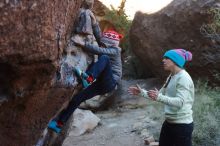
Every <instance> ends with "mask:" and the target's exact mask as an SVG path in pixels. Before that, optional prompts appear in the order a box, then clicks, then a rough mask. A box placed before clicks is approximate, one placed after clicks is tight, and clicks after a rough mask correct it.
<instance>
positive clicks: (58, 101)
mask: <svg viewBox="0 0 220 146" xmlns="http://www.w3.org/2000/svg"><path fill="white" fill-rule="evenodd" d="M80 5H81V1H80V0H73V1H59V0H47V1H45V0H34V1H28V0H22V1H9V0H5V1H1V2H0V35H1V37H0V104H1V105H0V129H1V130H0V141H1V144H0V145H2V146H3V145H4V146H12V145H13V146H21V145H22V146H30V145H33V144H35V143H36V141H37V139H38V138H39V135H40V134H41V131H42V130H43V129H44V128H45V127H46V124H47V122H48V121H49V119H50V118H51V117H52V116H53V115H54V114H55V113H56V111H57V110H58V109H59V108H60V107H61V105H62V104H63V103H64V101H66V100H67V99H68V97H70V96H71V94H72V91H71V90H70V89H65V88H58V87H54V86H53V80H54V76H55V73H56V70H57V69H58V64H59V60H60V58H61V56H62V52H63V48H65V45H66V43H67V39H68V38H69V36H70V34H71V32H72V29H73V24H74V20H75V17H76V15H77V12H78V10H79V7H80Z"/></svg>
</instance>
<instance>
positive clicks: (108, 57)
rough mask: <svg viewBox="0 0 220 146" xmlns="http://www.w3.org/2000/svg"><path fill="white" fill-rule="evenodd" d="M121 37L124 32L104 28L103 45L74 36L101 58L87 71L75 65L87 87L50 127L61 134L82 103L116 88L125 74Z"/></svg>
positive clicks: (75, 40) (77, 41)
mask: <svg viewBox="0 0 220 146" xmlns="http://www.w3.org/2000/svg"><path fill="white" fill-rule="evenodd" d="M121 38H122V35H121V34H119V33H117V32H115V31H113V30H108V31H105V32H103V34H102V36H101V38H100V42H101V44H102V46H100V47H99V46H97V45H93V44H90V43H88V42H86V41H85V42H84V41H82V39H80V37H78V36H76V37H75V38H74V39H73V41H74V43H75V44H76V45H78V46H81V47H82V48H83V49H84V50H85V51H87V52H90V53H93V54H96V55H98V56H99V57H98V61H97V62H95V63H93V64H92V65H90V67H89V68H88V69H87V71H86V72H83V71H81V70H80V69H78V68H75V72H76V73H77V74H78V75H79V76H80V77H81V80H82V81H83V82H84V83H85V85H84V88H85V89H84V90H82V91H81V92H79V93H78V94H77V95H75V96H74V97H73V98H72V100H71V101H70V102H69V104H68V106H67V108H65V109H64V110H63V111H62V112H61V113H60V114H59V115H58V116H57V117H56V118H54V119H53V120H52V121H51V122H50V123H49V124H48V128H49V129H51V130H53V131H55V132H56V133H59V132H60V131H61V129H62V127H63V125H64V124H65V123H66V122H67V120H68V119H69V117H70V116H71V115H72V113H73V112H74V111H75V109H76V108H77V107H78V106H79V105H80V104H81V103H82V102H84V101H86V100H88V99H90V98H92V97H94V96H96V95H103V94H105V93H108V92H111V91H113V90H114V89H115V87H116V86H117V84H118V83H119V82H120V80H121V76H122V63H121V48H120V47H119V41H120V39H121Z"/></svg>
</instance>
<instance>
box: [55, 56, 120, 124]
mask: <svg viewBox="0 0 220 146" xmlns="http://www.w3.org/2000/svg"><path fill="white" fill-rule="evenodd" d="M86 73H87V74H88V75H92V76H93V77H94V78H95V79H96V81H95V82H94V83H93V84H91V85H90V86H88V87H87V88H86V89H84V90H83V91H81V92H79V93H78V94H77V95H75V96H74V97H73V98H72V100H71V101H70V102H69V104H68V106H67V108H66V109H64V110H63V111H62V112H61V113H60V115H59V116H58V117H57V119H58V120H59V121H61V122H63V123H66V122H67V120H68V119H69V117H70V116H71V114H72V113H73V112H74V111H75V109H76V108H77V107H78V106H79V105H80V104H81V103H82V102H84V101H86V100H87V99H90V98H92V97H94V96H96V95H103V94H105V93H108V92H110V91H112V90H113V89H114V88H115V86H116V81H115V80H114V79H113V74H112V68H111V63H110V60H109V57H108V56H107V55H102V56H100V57H99V59H98V61H97V62H95V63H94V64H93V65H92V66H91V67H90V68H89V69H88V70H87V71H86Z"/></svg>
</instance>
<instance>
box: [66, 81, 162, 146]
mask: <svg viewBox="0 0 220 146" xmlns="http://www.w3.org/2000/svg"><path fill="white" fill-rule="evenodd" d="M134 82H135V83H136V82H137V81H124V83H123V84H124V86H123V89H122V92H121V94H120V97H121V98H120V99H121V100H120V101H119V102H118V103H117V106H115V107H114V108H111V109H109V110H106V111H99V112H96V113H95V114H96V115H97V116H98V117H99V118H100V119H101V122H100V124H99V125H98V126H97V127H96V128H95V129H93V130H92V131H90V132H87V133H85V134H83V135H81V136H77V137H67V138H66V139H65V140H64V142H63V146H73V145H74V146H145V143H144V138H146V137H148V136H154V138H155V140H156V141H158V137H159V132H160V128H161V124H162V121H163V112H162V111H163V110H162V105H161V104H159V103H155V102H153V101H150V100H147V99H144V98H141V97H130V96H129V95H128V94H127V92H126V90H127V87H128V86H130V85H131V84H133V83H134ZM138 83H139V84H141V85H142V86H145V85H144V84H147V85H148V87H150V86H149V84H148V83H149V82H145V81H138ZM142 83H143V84H142ZM152 86H153V84H152Z"/></svg>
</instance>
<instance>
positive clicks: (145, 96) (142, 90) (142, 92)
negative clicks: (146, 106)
mask: <svg viewBox="0 0 220 146" xmlns="http://www.w3.org/2000/svg"><path fill="white" fill-rule="evenodd" d="M139 96H142V97H144V98H149V97H148V95H147V91H146V90H144V89H141V92H140V93H139Z"/></svg>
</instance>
